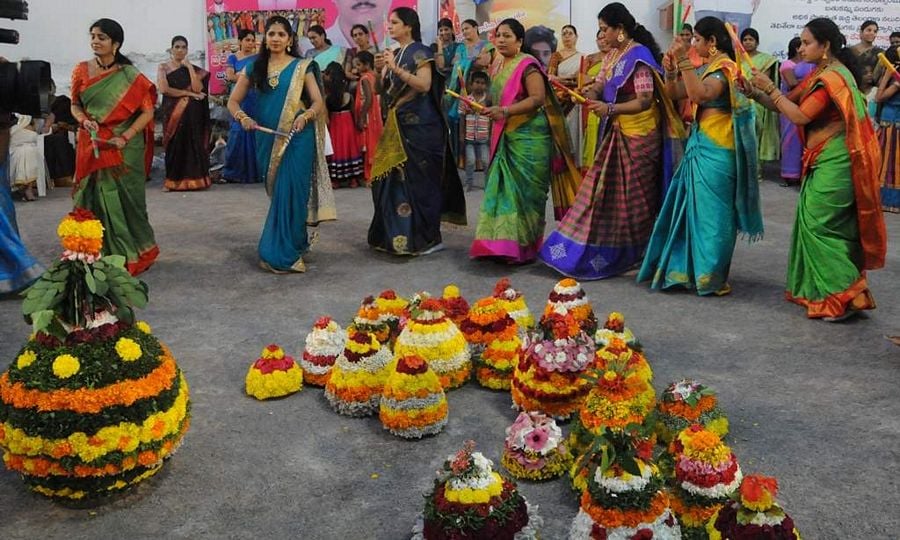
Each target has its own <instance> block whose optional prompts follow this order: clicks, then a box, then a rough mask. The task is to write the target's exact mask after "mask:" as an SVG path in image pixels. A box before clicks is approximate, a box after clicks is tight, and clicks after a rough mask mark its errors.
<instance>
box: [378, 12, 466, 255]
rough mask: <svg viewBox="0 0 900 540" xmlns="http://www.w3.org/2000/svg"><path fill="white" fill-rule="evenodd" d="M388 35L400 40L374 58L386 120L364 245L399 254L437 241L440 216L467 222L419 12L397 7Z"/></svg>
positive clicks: (428, 248)
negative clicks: (384, 95) (380, 77)
mask: <svg viewBox="0 0 900 540" xmlns="http://www.w3.org/2000/svg"><path fill="white" fill-rule="evenodd" d="M390 33H391V37H392V38H393V39H394V40H395V41H396V42H397V43H398V44H399V45H400V48H399V49H398V50H397V51H396V52H394V51H390V50H388V51H385V52H384V53H383V54H380V55H379V56H378V58H377V59H376V62H375V63H376V66H375V67H376V69H377V70H379V71H380V70H381V69H382V68H384V67H386V68H387V69H386V70H385V71H386V72H387V75H386V76H385V78H384V80H383V83H384V86H385V88H386V89H387V92H388V107H389V108H388V113H387V122H386V123H385V126H384V131H383V132H382V134H381V139H380V140H379V141H378V152H377V154H376V156H375V163H374V165H373V167H372V178H373V183H372V199H373V202H374V204H375V213H374V215H373V216H372V224H371V226H370V227H369V245H370V246H372V247H373V248H375V249H377V250H381V251H386V252H388V253H393V254H397V255H425V254H428V253H432V252H434V251H438V250H440V249H442V248H443V244H442V243H441V221H442V220H443V221H449V222H451V223H456V224H460V225H465V223H466V199H465V195H464V194H463V189H462V183H461V182H460V180H459V172H458V171H457V169H456V167H455V166H454V164H453V163H452V161H453V160H452V157H451V156H452V154H451V153H450V152H449V149H448V146H447V136H446V133H447V127H446V124H444V119H443V118H442V117H441V113H440V110H439V109H438V104H437V99H436V97H435V96H434V94H433V93H432V92H433V88H434V85H435V84H436V83H437V78H433V77H432V64H433V63H434V54H433V53H432V52H431V49H430V48H429V47H427V46H425V45H423V44H422V36H421V31H420V29H419V16H418V15H417V14H416V12H415V11H414V10H412V9H410V8H397V9H395V10H394V11H393V12H392V13H391V17H390Z"/></svg>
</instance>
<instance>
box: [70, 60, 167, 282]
mask: <svg viewBox="0 0 900 540" xmlns="http://www.w3.org/2000/svg"><path fill="white" fill-rule="evenodd" d="M72 101H73V102H75V103H80V104H81V106H82V108H83V109H84V111H85V113H87V115H88V116H89V117H90V118H92V119H94V120H95V121H97V122H98V123H99V124H100V129H99V130H98V132H97V136H98V138H100V139H110V138H112V137H115V136H119V135H121V134H122V133H123V132H125V130H127V129H128V128H129V127H130V126H131V125H132V123H133V122H134V120H135V119H136V118H137V117H138V116H140V114H141V110H142V109H144V108H148V107H150V108H152V107H153V104H154V103H155V102H156V88H155V87H154V86H153V83H151V82H150V81H149V80H148V79H147V78H146V77H144V76H143V75H142V74H141V73H140V72H139V71H138V70H137V68H135V67H133V66H121V67H120V68H119V69H118V70H115V71H111V72H108V73H106V74H103V75H100V76H98V77H94V78H89V77H88V67H87V63H81V64H79V65H77V66H76V67H75V70H74V71H73V73H72ZM94 152H95V150H94V148H93V146H92V144H91V136H90V134H89V133H88V132H87V131H85V130H83V129H80V130H78V139H77V149H76V164H75V178H76V185H75V192H74V195H73V199H74V201H73V202H74V205H75V207H76V208H85V209H87V210H90V211H91V212H93V213H94V215H95V216H97V218H98V219H99V220H100V221H101V222H102V223H103V229H104V235H103V236H104V238H103V254H104V255H109V254H115V255H122V256H124V257H125V261H126V263H125V264H126V268H127V269H128V271H129V272H130V273H131V274H132V275H137V274H139V273H141V272H143V271H144V270H146V269H147V268H149V267H150V265H152V264H153V263H154V261H156V258H157V256H159V247H157V245H156V239H155V238H154V235H153V229H152V228H151V226H150V220H149V218H148V216H147V201H146V192H145V184H146V181H147V175H148V173H149V171H150V161H151V160H152V158H153V122H149V123H148V124H147V126H146V127H145V128H144V130H143V132H142V133H139V134H138V136H135V137H132V138H131V140H130V141H128V143H127V144H126V145H125V147H124V148H123V149H122V150H119V149H117V148H115V147H112V146H109V145H102V144H101V145H99V146H98V147H97V150H96V152H97V156H95V155H94Z"/></svg>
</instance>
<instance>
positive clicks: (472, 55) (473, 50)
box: [441, 40, 494, 167]
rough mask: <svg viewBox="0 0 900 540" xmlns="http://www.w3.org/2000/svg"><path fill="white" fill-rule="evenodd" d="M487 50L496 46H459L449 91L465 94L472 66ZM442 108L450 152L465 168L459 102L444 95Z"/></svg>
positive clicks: (483, 43) (480, 43)
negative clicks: (448, 132)
mask: <svg viewBox="0 0 900 540" xmlns="http://www.w3.org/2000/svg"><path fill="white" fill-rule="evenodd" d="M485 50H487V51H492V50H494V46H493V45H492V44H491V42H489V41H486V40H480V41H478V42H477V43H475V44H474V45H472V46H471V47H469V46H468V45H466V43H465V42H463V43H459V44H457V46H456V50H455V52H454V53H453V60H452V64H451V67H450V70H449V72H448V73H447V76H446V77H447V78H446V81H445V83H444V87H445V88H446V89H447V90H452V91H454V92H456V93H459V94H464V93H465V90H464V88H465V85H466V82H467V81H468V80H469V74H470V73H471V71H472V66H473V65H474V64H475V60H477V59H478V56H479V55H480V54H481V53H482V52H484V51H485ZM444 65H446V64H444ZM460 76H462V81H460ZM441 107H442V108H443V111H444V116H445V117H446V118H447V124H449V126H450V150H451V151H452V152H453V156H454V159H455V160H456V163H457V165H458V166H459V167H463V166H465V162H464V160H465V156H463V155H462V154H463V152H462V150H463V147H462V142H461V141H460V138H461V137H460V130H459V122H460V116H459V100H457V99H456V98H455V97H452V96H450V95H448V94H442V100H441Z"/></svg>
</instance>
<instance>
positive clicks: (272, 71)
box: [268, 60, 291, 90]
mask: <svg viewBox="0 0 900 540" xmlns="http://www.w3.org/2000/svg"><path fill="white" fill-rule="evenodd" d="M290 63H291V61H290V60H288V61H287V62H285V63H284V64H281V65H280V66H278V67H276V68H272V67H269V74H268V78H269V88H271V89H272V90H274V89H276V88H278V80H279V78H280V77H281V72H282V71H284V68H285V67H287V65H288V64H290Z"/></svg>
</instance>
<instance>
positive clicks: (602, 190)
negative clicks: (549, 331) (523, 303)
mask: <svg viewBox="0 0 900 540" xmlns="http://www.w3.org/2000/svg"><path fill="white" fill-rule="evenodd" d="M619 62H620V63H619V65H618V66H617V67H616V68H615V73H617V74H619V75H617V76H614V77H613V78H612V79H611V80H610V81H609V82H608V83H607V84H606V86H605V88H604V94H603V97H602V99H603V101H604V102H615V101H616V97H617V95H618V93H619V90H620V89H621V88H622V86H623V85H625V84H626V83H627V82H628V81H629V80H630V79H631V78H632V77H633V74H634V72H635V71H636V69H637V68H638V67H639V66H640V65H644V66H647V67H649V68H650V69H651V70H652V71H653V73H654V74H655V75H654V78H655V79H656V80H655V81H654V94H655V95H654V104H653V106H652V107H651V108H650V109H648V110H646V111H644V112H642V113H638V114H633V115H621V116H616V117H615V118H614V119H613V120H612V122H609V123H606V125H605V126H603V130H602V136H603V140H602V142H601V143H600V149H599V151H598V152H597V155H596V158H595V160H594V161H593V165H592V166H591V168H590V170H589V171H588V173H587V174H586V175H585V177H584V179H583V180H582V182H581V185H580V187H579V188H578V194H577V195H576V197H575V204H574V205H573V206H572V208H571V209H570V210H569V211H568V212H567V213H566V216H565V218H564V219H563V220H562V221H561V222H560V224H559V227H558V228H557V230H556V231H554V232H552V233H551V234H550V235H549V236H548V237H547V238H546V239H545V240H544V246H543V248H542V249H541V254H540V257H541V259H542V260H543V261H544V262H545V263H546V264H547V265H548V266H550V267H551V268H553V269H555V270H556V271H557V272H560V273H561V274H564V275H566V276H570V277H574V278H577V279H582V280H591V279H603V278H607V277H611V276H614V275H617V274H620V273H622V272H625V271H627V270H628V269H630V268H631V267H633V266H634V265H635V264H636V263H638V262H639V261H640V260H641V257H642V256H643V255H644V250H645V249H646V248H647V242H648V241H649V239H650V233H651V232H652V231H653V223H654V220H655V219H656V214H657V212H658V211H659V206H660V201H661V200H662V197H663V196H664V195H665V192H664V189H665V186H668V184H669V181H670V179H671V175H672V167H673V165H672V164H673V155H672V143H671V139H674V138H681V136H682V129H681V120H680V118H678V116H677V113H676V111H675V108H674V105H673V104H672V102H671V100H670V99H668V96H667V95H666V94H665V92H664V90H663V89H664V86H663V82H662V80H661V79H660V78H659V76H658V75H659V69H660V68H659V66H658V65H657V64H656V61H655V60H654V58H653V55H652V54H651V53H650V51H649V50H648V49H647V48H646V47H643V46H636V47H634V48H632V49H631V50H630V51H629V52H628V53H627V54H626V55H625V56H624V57H623V58H622V59H620V60H619ZM664 139H665V140H666V142H665V143H664Z"/></svg>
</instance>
